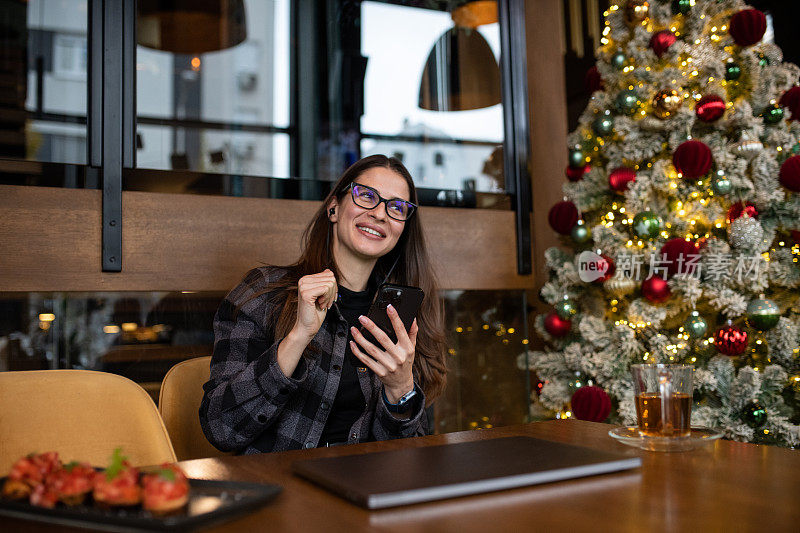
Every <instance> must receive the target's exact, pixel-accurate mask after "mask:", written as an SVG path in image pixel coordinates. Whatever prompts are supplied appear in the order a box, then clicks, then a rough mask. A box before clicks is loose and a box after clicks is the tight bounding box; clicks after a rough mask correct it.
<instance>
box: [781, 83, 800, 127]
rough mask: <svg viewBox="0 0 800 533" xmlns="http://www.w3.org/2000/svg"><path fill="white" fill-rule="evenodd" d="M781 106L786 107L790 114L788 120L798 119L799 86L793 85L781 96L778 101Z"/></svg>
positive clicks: (799, 109)
mask: <svg viewBox="0 0 800 533" xmlns="http://www.w3.org/2000/svg"><path fill="white" fill-rule="evenodd" d="M778 103H779V104H780V106H781V107H786V108H788V109H789V112H790V113H791V114H792V116H791V117H790V118H789V120H800V87H799V86H797V85H795V86H794V87H792V88H791V89H789V90H788V91H786V92H785V93H783V96H781V99H780V100H779V101H778Z"/></svg>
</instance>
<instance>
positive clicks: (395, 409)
mask: <svg viewBox="0 0 800 533" xmlns="http://www.w3.org/2000/svg"><path fill="white" fill-rule="evenodd" d="M416 395H417V388H416V387H414V388H413V389H411V390H410V391H408V392H407V393H405V394H403V395H402V396H401V397H400V399H399V400H397V403H392V402H390V401H389V398H387V397H386V389H383V403H384V404H385V405H386V409H388V410H389V412H390V413H402V412H403V411H405V410H406V408H407V407H408V403H409V402H410V401H411V398H413V397H414V396H416Z"/></svg>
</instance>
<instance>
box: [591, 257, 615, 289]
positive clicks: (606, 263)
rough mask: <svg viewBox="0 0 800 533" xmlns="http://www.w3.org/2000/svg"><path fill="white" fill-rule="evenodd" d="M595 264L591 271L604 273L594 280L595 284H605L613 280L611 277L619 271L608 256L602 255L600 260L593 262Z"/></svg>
mask: <svg viewBox="0 0 800 533" xmlns="http://www.w3.org/2000/svg"><path fill="white" fill-rule="evenodd" d="M593 264H594V266H593V267H591V269H590V270H591V271H592V272H604V274H603V275H602V276H601V277H599V278H597V279H596V280H594V283H603V282H604V281H607V280H609V279H611V276H613V275H614V272H616V271H617V264H616V263H615V262H614V260H613V259H611V258H610V257H609V256H607V255H606V254H600V257H599V259H596V260H595V261H593Z"/></svg>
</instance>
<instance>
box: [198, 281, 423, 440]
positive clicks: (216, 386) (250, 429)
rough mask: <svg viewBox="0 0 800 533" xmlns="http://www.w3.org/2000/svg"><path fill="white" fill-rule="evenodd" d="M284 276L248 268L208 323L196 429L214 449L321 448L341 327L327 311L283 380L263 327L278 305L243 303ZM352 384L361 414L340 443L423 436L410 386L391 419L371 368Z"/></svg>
mask: <svg viewBox="0 0 800 533" xmlns="http://www.w3.org/2000/svg"><path fill="white" fill-rule="evenodd" d="M285 275H286V270H285V269H281V268H275V267H259V268H255V269H253V270H251V271H250V272H248V273H247V275H245V277H244V279H243V280H242V282H241V283H240V284H239V285H238V286H236V287H235V288H234V289H233V290H232V291H231V292H230V293H229V294H228V295H227V296H226V297H225V299H224V300H223V301H222V303H221V304H220V307H219V310H218V311H217V314H216V316H215V317H214V355H213V357H212V358H211V379H209V381H208V382H207V383H206V384H205V385H204V386H203V390H204V391H205V393H204V395H203V402H202V403H201V405H200V423H201V425H202V427H203V432H204V433H205V435H206V437H207V438H208V440H209V441H210V442H211V444H213V445H214V446H216V447H217V448H219V449H220V450H223V451H233V452H237V453H245V454H250V453H260V452H272V451H284V450H294V449H298V448H314V447H317V446H319V445H324V444H325V443H324V442H323V443H321V442H320V436H321V435H322V430H323V428H324V427H325V422H326V420H327V419H328V413H329V412H330V408H331V406H332V405H333V400H334V398H335V397H336V391H337V389H338V387H339V378H340V377H341V370H342V364H343V362H344V356H345V349H346V347H347V342H348V338H349V331H348V330H349V327H348V324H347V323H346V322H345V320H344V319H343V318H342V316H341V314H340V313H339V310H338V307H337V306H334V307H333V310H332V311H331V312H329V313H328V315H327V316H326V317H325V321H324V322H323V323H322V327H320V329H319V331H318V332H317V335H316V336H315V337H314V339H313V340H312V341H311V344H310V349H307V351H306V353H305V354H304V355H303V357H301V359H300V362H299V363H298V365H297V368H296V370H295V372H294V374H292V376H291V377H287V376H285V375H284V374H283V372H282V371H281V369H280V367H279V366H278V362H277V353H278V345H279V344H280V341H281V340H282V339H276V338H275V337H274V334H273V332H272V330H271V328H270V327H269V326H268V323H267V318H268V317H269V316H270V314H271V313H272V312H273V311H274V310H275V306H276V305H280V304H279V303H276V301H275V299H274V298H272V296H274V293H267V294H264V295H261V296H258V297H256V298H252V299H249V301H248V298H249V297H250V296H252V295H253V294H255V293H256V292H260V291H263V290H265V289H268V288H269V285H270V282H274V281H277V280H279V279H280V278H282V277H283V276H285ZM243 302H246V303H244V305H242V303H243ZM239 305H242V307H241V308H240V309H239V312H238V313H235V310H236V308H237V306H239ZM358 381H359V384H360V385H361V390H362V392H363V393H364V398H366V400H367V402H366V410H365V411H364V413H363V414H362V415H361V416H360V417H359V418H358V420H356V422H355V423H354V424H353V426H352V427H351V428H350V432H349V435H348V444H353V443H357V442H364V441H370V440H387V439H396V438H404V437H414V436H421V435H425V434H426V425H427V417H426V416H425V412H424V411H425V409H424V406H425V396H424V394H423V393H422V390H421V389H420V387H419V386H418V385H417V386H416V387H417V395H416V396H415V397H414V398H413V399H412V402H413V406H412V411H411V414H410V418H409V419H398V418H395V417H394V416H392V414H391V413H389V411H388V410H387V409H386V406H385V404H384V403H383V401H382V385H381V382H380V381H379V380H378V378H377V376H376V375H375V374H374V373H373V372H372V371H371V370H369V369H368V368H365V367H359V368H358Z"/></svg>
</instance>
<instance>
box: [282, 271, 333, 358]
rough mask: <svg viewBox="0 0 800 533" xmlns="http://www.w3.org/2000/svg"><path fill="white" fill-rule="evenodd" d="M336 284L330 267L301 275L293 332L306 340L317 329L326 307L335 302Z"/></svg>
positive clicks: (320, 324)
mask: <svg viewBox="0 0 800 533" xmlns="http://www.w3.org/2000/svg"><path fill="white" fill-rule="evenodd" d="M337 294H338V286H337V284H336V277H335V276H334V275H333V272H331V271H330V269H327V268H326V269H325V270H323V271H322V272H320V273H319V274H311V275H308V276H303V277H302V278H300V280H299V281H298V282H297V319H296V320H295V323H294V328H293V330H294V333H295V334H296V335H297V336H298V337H299V338H302V339H307V340H308V342H310V341H311V339H313V338H314V335H316V334H317V331H319V328H320V326H322V322H323V321H324V320H325V315H327V314H328V309H330V308H331V306H332V305H333V304H334V302H336V296H337Z"/></svg>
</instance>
